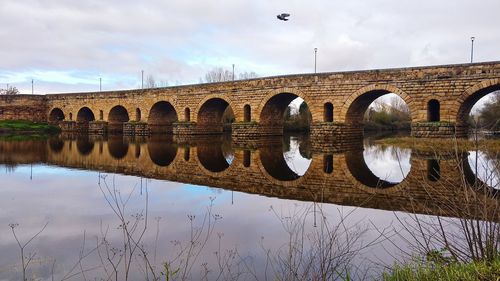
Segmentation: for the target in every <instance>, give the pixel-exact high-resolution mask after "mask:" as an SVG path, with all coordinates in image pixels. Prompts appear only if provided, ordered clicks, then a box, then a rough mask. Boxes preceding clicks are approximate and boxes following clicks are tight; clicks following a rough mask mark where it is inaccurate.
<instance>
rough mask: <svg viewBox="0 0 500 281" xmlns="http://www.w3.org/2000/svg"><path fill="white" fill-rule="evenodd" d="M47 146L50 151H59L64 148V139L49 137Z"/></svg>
mask: <svg viewBox="0 0 500 281" xmlns="http://www.w3.org/2000/svg"><path fill="white" fill-rule="evenodd" d="M49 147H50V150H51V151H52V152H54V153H59V152H61V151H62V150H63V148H64V141H62V140H61V139H58V138H51V139H49Z"/></svg>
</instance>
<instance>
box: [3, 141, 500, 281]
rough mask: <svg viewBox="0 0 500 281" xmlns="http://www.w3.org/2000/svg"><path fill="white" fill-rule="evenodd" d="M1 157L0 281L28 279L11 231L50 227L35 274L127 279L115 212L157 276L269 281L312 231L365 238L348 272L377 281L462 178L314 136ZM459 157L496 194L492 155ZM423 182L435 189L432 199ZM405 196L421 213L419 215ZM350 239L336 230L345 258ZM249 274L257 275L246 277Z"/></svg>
mask: <svg viewBox="0 0 500 281" xmlns="http://www.w3.org/2000/svg"><path fill="white" fill-rule="evenodd" d="M0 152H1V153H0V155H1V156H0V161H1V162H0V163H1V164H0V169H1V171H2V174H1V176H0V182H1V183H0V186H1V192H2V193H1V194H2V196H0V206H1V208H0V280H20V279H21V275H20V274H21V260H20V253H19V246H18V244H17V242H16V240H15V238H14V235H13V233H12V229H11V227H10V226H9V225H12V224H14V225H12V226H15V227H14V230H15V232H16V234H17V236H18V238H19V240H20V241H21V242H23V243H24V242H26V241H28V240H29V239H30V238H31V237H32V236H33V235H34V234H35V233H37V232H38V231H40V230H41V229H42V228H43V226H44V225H45V224H47V223H48V224H47V226H46V228H45V229H44V230H43V232H41V233H40V235H39V236H37V237H36V238H35V239H34V240H33V241H32V242H31V243H30V244H29V245H28V246H27V247H26V253H25V254H26V255H29V254H33V259H32V261H31V263H30V265H29V267H28V274H29V277H30V278H33V279H36V280H52V278H53V277H54V280H61V279H65V278H67V280H84V279H86V280H93V279H95V278H97V279H98V280H100V279H102V278H103V279H107V278H108V276H109V275H110V269H111V268H112V264H114V263H116V264H119V274H123V273H124V271H125V266H124V263H125V262H124V261H125V257H124V255H123V253H124V243H123V226H122V221H121V220H120V215H123V217H124V218H125V220H126V222H127V223H128V225H129V228H131V229H132V227H133V225H134V224H137V229H136V230H135V232H134V233H133V237H134V239H136V240H135V241H138V242H139V244H140V245H141V247H142V248H143V249H144V250H145V251H146V252H147V257H148V260H149V262H150V263H151V267H153V268H154V269H155V270H156V271H157V272H161V271H164V270H165V268H164V266H163V264H164V263H165V262H171V264H170V265H171V268H173V269H177V268H181V269H186V271H187V273H186V277H187V279H192V280H198V279H200V278H202V277H203V276H207V279H208V280H215V279H217V277H218V272H219V271H220V270H219V269H220V268H221V264H222V265H223V266H222V267H224V266H226V267H227V268H231V270H232V271H231V272H232V273H231V274H236V273H238V272H239V273H241V275H239V278H240V279H241V280H247V279H255V277H257V278H258V279H266V278H267V279H271V280H273V278H272V276H273V274H275V273H276V272H278V271H280V270H279V268H278V267H275V268H271V267H270V266H269V264H270V260H269V259H271V261H272V259H273V258H276V260H274V265H278V264H279V262H277V260H279V257H280V255H283V256H287V253H288V252H287V251H288V250H289V245H290V244H289V243H290V241H291V240H294V239H297V237H300V235H299V236H297V235H296V234H297V233H298V232H300V233H302V231H303V232H304V233H305V236H303V237H302V242H303V244H301V245H303V246H304V248H305V249H307V247H313V246H314V241H315V240H314V239H313V238H312V236H310V235H308V233H309V234H310V233H318V230H319V229H320V230H321V231H324V229H326V228H327V227H336V229H337V228H338V229H341V227H339V224H340V223H341V222H342V223H343V224H342V225H343V226H344V227H345V228H346V229H347V230H348V232H349V233H351V234H352V233H356V235H357V236H356V237H359V239H358V240H356V241H355V242H353V244H352V245H350V246H351V247H352V248H353V249H358V250H359V251H357V252H356V255H353V256H352V262H351V263H352V264H354V265H355V266H353V267H352V268H351V269H350V271H352V272H357V273H359V272H363V274H364V273H367V275H366V276H371V277H377V276H379V274H380V272H381V271H382V270H383V268H384V266H387V265H389V266H390V265H391V264H393V262H394V261H395V260H398V259H400V258H401V257H402V253H401V252H400V249H397V248H396V247H395V246H394V244H393V243H394V242H395V243H396V244H398V243H399V242H398V241H399V240H400V239H401V238H400V237H398V236H391V238H390V240H391V241H390V242H388V241H387V237H381V235H380V233H381V232H384V230H392V229H394V228H395V227H396V226H397V221H398V220H397V218H398V219H401V218H404V217H405V216H407V215H408V214H409V213H411V212H415V213H417V214H419V215H420V216H435V215H444V216H448V215H450V214H446V213H443V210H441V209H439V208H438V207H436V206H438V205H439V200H441V199H440V196H443V193H442V192H437V190H438V189H439V187H438V186H439V185H438V184H439V183H440V181H441V180H442V179H443V178H447V179H450V178H452V179H456V180H457V181H460V178H461V177H462V176H463V175H464V173H460V171H459V170H458V169H456V165H454V163H456V157H451V156H450V154H449V153H445V155H441V154H440V153H439V152H438V151H436V152H435V153H429V152H419V151H412V150H411V149H405V148H399V147H395V146H381V145H378V144H376V143H375V142H374V141H373V139H372V138H367V139H365V141H364V142H363V143H359V144H355V145H352V146H347V147H338V146H332V145H316V144H313V143H311V141H310V140H309V138H308V137H306V136H287V137H284V138H270V139H266V140H259V141H255V142H249V143H236V142H233V141H232V140H231V139H230V138H229V137H210V138H209V137H204V138H196V139H183V140H179V139H172V138H147V139H146V138H136V139H134V138H126V137H125V138H124V137H122V136H114V137H109V138H98V137H89V136H73V137H61V138H53V139H50V140H30V141H0ZM459 158H460V159H459V160H460V161H459V162H460V163H461V164H460V165H461V166H460V167H463V168H464V171H465V174H466V176H467V177H469V178H472V180H469V181H474V180H477V179H479V180H482V181H483V182H488V184H489V185H490V186H491V187H492V188H493V189H495V188H498V183H499V180H498V179H499V177H498V169H497V170H496V172H493V173H489V172H488V171H495V167H496V168H498V154H496V153H495V152H489V151H478V152H475V151H471V152H469V153H466V152H465V153H462V154H460V155H459ZM476 163H477V165H476ZM476 175H477V176H476ZM426 184H429V185H432V186H434V187H435V188H434V189H433V190H432V191H431V192H429V190H424V187H423V186H424V185H426ZM434 191H436V193H435V194H433V193H432V192H434ZM410 197H411V198H412V200H417V201H418V200H420V201H419V202H425V204H424V203H422V204H419V206H417V208H415V205H412V204H411V203H410V202H411V201H412V200H409V198H410ZM144 226H147V227H146V228H144ZM297 229H299V230H300V231H297ZM142 230H144V234H143V236H141V233H142ZM346 233H347V232H342V231H339V234H338V241H337V242H336V243H335V246H338V247H339V252H342V250H341V249H342V247H343V246H345V241H343V239H344V240H345V239H347V235H346ZM139 237H140V238H139ZM351 237H352V235H351ZM190 241H194V243H192V244H191V243H190ZM294 241H295V240H294ZM97 245H99V247H97ZM398 245H399V246H400V247H402V248H404V247H405V246H404V243H403V242H402V241H401V243H399V244H398ZM190 246H192V247H191V251H188V250H187V249H189V248H190ZM368 246H369V247H368ZM96 248H97V249H96ZM304 252H305V251H304ZM304 256H305V255H304ZM277 257H278V258H277ZM120 258H122V259H123V260H120ZM132 259H133V260H132V262H131V266H130V276H131V277H130V280H143V279H146V275H145V273H144V272H145V270H144V268H145V267H146V266H148V265H147V264H146V263H145V262H144V259H143V258H141V253H140V251H138V250H137V252H135V253H134V255H133V257H132ZM303 259H305V257H303ZM266 265H267V266H266ZM252 270H253V273H254V274H255V276H254V275H252V274H248V273H245V274H244V273H243V272H248V271H252ZM181 272H182V271H181ZM234 276H236V275H234ZM234 276H232V275H230V273H225V275H223V276H222V277H221V278H220V279H232V278H234ZM148 277H151V276H148ZM177 278H179V279H180V278H181V276H180V275H179V276H177ZM112 279H113V278H112Z"/></svg>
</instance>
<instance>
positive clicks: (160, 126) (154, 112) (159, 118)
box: [148, 101, 178, 133]
mask: <svg viewBox="0 0 500 281" xmlns="http://www.w3.org/2000/svg"><path fill="white" fill-rule="evenodd" d="M177 120H178V118H177V112H176V111H175V108H174V106H173V105H172V104H171V103H170V102H167V101H159V102H157V103H155V104H154V105H153V106H152V107H151V110H150V111H149V117H148V126H149V129H150V130H151V132H152V133H172V123H174V122H176V121H177Z"/></svg>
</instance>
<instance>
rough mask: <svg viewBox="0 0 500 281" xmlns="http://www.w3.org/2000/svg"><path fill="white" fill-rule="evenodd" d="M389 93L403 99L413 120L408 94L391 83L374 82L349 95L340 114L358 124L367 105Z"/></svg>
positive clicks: (350, 122) (349, 122)
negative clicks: (378, 83) (379, 83)
mask: <svg viewBox="0 0 500 281" xmlns="http://www.w3.org/2000/svg"><path fill="white" fill-rule="evenodd" d="M389 93H393V94H396V95H398V96H399V97H400V98H401V99H403V101H404V102H405V103H406V105H407V106H408V109H409V111H410V119H411V120H413V119H414V118H413V117H414V115H415V112H414V109H413V107H411V106H410V105H411V104H412V103H411V101H412V99H411V97H410V96H408V95H407V94H406V93H405V92H403V91H401V90H400V89H398V88H396V87H394V86H392V85H376V84H374V85H369V86H366V87H363V88H361V89H359V90H357V91H356V92H355V93H353V94H352V95H350V96H349V97H348V98H347V100H346V101H345V103H344V106H343V107H342V110H341V114H340V116H341V118H344V121H345V122H346V123H348V124H360V123H362V121H363V116H364V114H365V112H366V110H367V109H368V106H370V104H371V103H372V102H373V101H374V100H376V99H377V98H379V97H381V96H383V95H385V94H389ZM339 121H342V120H339Z"/></svg>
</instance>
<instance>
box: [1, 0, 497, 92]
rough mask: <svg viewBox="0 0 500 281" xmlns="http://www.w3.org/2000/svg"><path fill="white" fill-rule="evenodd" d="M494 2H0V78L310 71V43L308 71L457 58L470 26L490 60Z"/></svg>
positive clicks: (70, 80)
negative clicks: (286, 16)
mask: <svg viewBox="0 0 500 281" xmlns="http://www.w3.org/2000/svg"><path fill="white" fill-rule="evenodd" d="M499 10H500V2H499V1H496V0H484V1H481V3H480V4H478V3H476V2H472V1H467V0H459V1H441V2H435V1H431V0H423V1H418V2H415V1H394V0H375V1H355V2H352V1H351V2H346V1H343V2H340V1H328V0H313V1H308V2H305V1H299V0H294V1H281V0H280V1H264V0H256V1H230V0H222V1H218V2H216V3H215V2H213V1H194V0H186V1H161V0H149V1H131V0H124V1H123V0H122V1H118V0H108V1H97V0H91V1H78V2H75V1H63V0H43V1H39V0H20V1H2V4H1V5H0V26H2V27H3V28H1V29H0V38H3V40H2V43H1V44H0V58H1V62H0V84H2V83H3V84H5V83H10V84H14V85H16V86H18V87H19V88H21V89H30V88H31V87H30V86H29V85H28V84H29V83H30V82H29V81H31V78H33V79H35V80H36V81H38V83H37V85H45V87H44V88H43V90H44V92H58V91H59V90H60V89H61V88H64V89H65V91H80V90H88V89H92V88H94V87H95V83H93V82H94V81H97V79H98V77H106V81H107V82H108V84H106V89H117V88H132V87H136V86H138V85H139V84H140V70H141V69H143V70H145V72H146V73H149V74H153V75H154V76H155V77H157V80H167V81H169V82H170V84H175V83H176V82H178V83H196V82H197V81H198V79H199V77H201V76H203V74H204V72H206V71H207V70H208V69H210V68H212V67H215V66H222V67H226V68H227V69H230V68H231V64H233V63H234V64H236V70H237V72H238V71H242V72H243V71H255V72H257V73H259V74H261V75H279V74H288V73H303V72H312V71H313V66H314V61H313V60H314V57H313V56H314V52H313V49H314V48H315V47H317V48H318V70H319V71H337V70H355V69H368V68H385V67H396V66H415V65H428V64H447V63H461V62H466V61H468V59H469V50H470V39H469V38H470V36H472V35H474V36H476V46H475V50H476V52H475V58H476V60H477V61H488V60H497V59H499V58H498V51H497V50H498V45H499V43H500V33H498V30H497V29H498V26H500V18H499V17H498V16H497V15H496V13H497V12H498V11H499ZM281 12H289V13H290V14H291V17H290V20H289V21H288V22H281V21H278V20H277V19H276V14H278V13H281ZM5 27H7V28H5ZM54 80H56V81H54ZM54 82H57V83H54ZM56 85H59V86H56ZM62 85H65V86H62ZM52 86H53V87H52ZM40 89H41V88H40ZM23 91H24V90H23Z"/></svg>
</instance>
